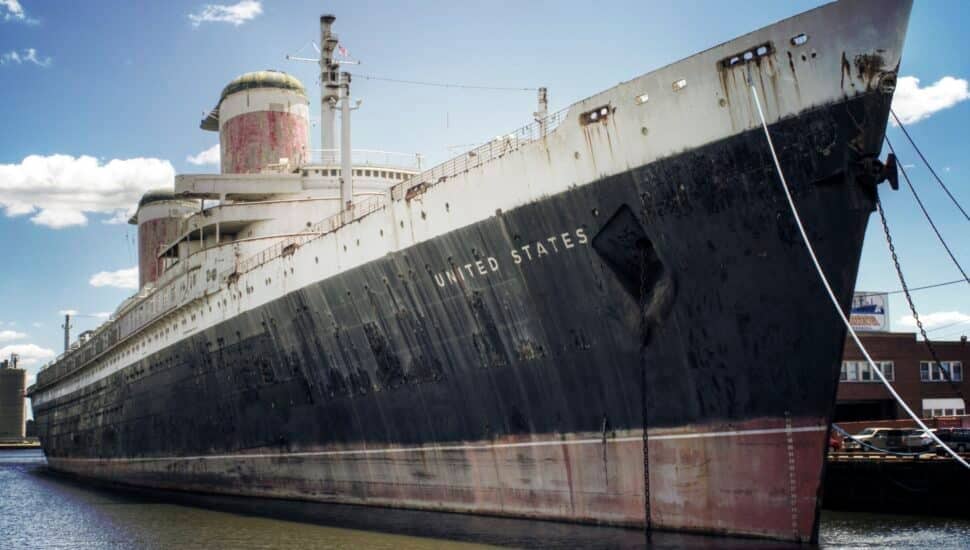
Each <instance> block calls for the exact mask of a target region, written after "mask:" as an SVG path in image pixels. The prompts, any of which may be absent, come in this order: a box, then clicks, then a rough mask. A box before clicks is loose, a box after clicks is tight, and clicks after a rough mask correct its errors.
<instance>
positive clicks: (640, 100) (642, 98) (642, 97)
mask: <svg viewBox="0 0 970 550" xmlns="http://www.w3.org/2000/svg"><path fill="white" fill-rule="evenodd" d="M649 99H650V96H648V95H647V94H640V95H638V96H637V98H636V102H637V105H643V104H644V103H646V102H647V100H649Z"/></svg>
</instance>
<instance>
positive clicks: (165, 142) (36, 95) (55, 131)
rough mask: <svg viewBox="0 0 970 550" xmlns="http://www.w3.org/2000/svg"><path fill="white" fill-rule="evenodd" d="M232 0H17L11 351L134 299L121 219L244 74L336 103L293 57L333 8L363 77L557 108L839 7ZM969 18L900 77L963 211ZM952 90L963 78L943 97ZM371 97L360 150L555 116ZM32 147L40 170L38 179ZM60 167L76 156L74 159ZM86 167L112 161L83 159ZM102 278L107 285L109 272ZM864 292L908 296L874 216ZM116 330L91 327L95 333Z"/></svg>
mask: <svg viewBox="0 0 970 550" xmlns="http://www.w3.org/2000/svg"><path fill="white" fill-rule="evenodd" d="M224 1H225V2H226V3H225V4H222V5H218V4H216V5H208V6H207V5H206V4H205V3H204V2H198V1H194V0H176V1H169V2H149V1H141V2H130V1H117V2H109V1H107V0H104V1H99V2H73V1H66V0H48V1H39V0H19V1H16V0H0V251H2V258H3V264H4V265H3V268H2V275H0V354H3V355H6V353H8V352H9V351H10V350H12V349H14V348H12V347H11V346H17V347H16V350H19V351H20V352H21V353H22V355H24V356H25V357H27V358H29V359H32V362H33V364H32V365H31V366H34V367H35V368H36V366H37V365H39V363H40V362H41V361H43V360H46V359H47V358H49V357H50V355H51V354H53V353H54V352H59V351H60V350H61V347H62V344H61V340H62V335H61V332H60V329H59V325H60V322H61V318H60V315H59V312H60V311H63V310H68V309H70V310H76V311H78V312H81V313H82V314H89V315H95V314H99V313H103V312H110V311H112V310H113V309H114V308H115V307H116V306H117V305H118V304H119V303H120V302H121V300H123V299H124V298H125V297H127V296H128V295H129V294H131V292H132V290H131V289H127V288H117V287H115V286H111V284H112V283H115V284H116V283H118V282H119V281H123V280H125V276H124V273H120V274H114V275H111V274H112V273H113V272H115V271H118V270H124V269H128V268H131V267H132V266H134V265H135V262H136V246H135V241H134V237H135V231H134V229H133V228H132V227H131V226H128V225H126V224H123V223H122V224H119V223H107V222H109V221H111V220H112V219H114V220H115V221H117V220H118V219H119V216H118V215H117V212H116V210H117V209H118V208H125V207H128V206H130V205H131V204H132V203H133V202H134V200H135V198H134V197H137V191H138V189H137V186H135V187H132V185H134V184H132V183H131V181H129V180H131V179H132V178H134V179H138V180H139V181H140V182H141V183H140V184H139V185H145V183H144V182H145V181H148V182H152V181H155V180H160V181H165V180H166V179H167V178H170V177H171V173H172V171H173V170H174V172H179V173H183V172H200V171H215V170H217V166H215V165H202V166H197V165H193V164H191V163H189V162H188V160H187V159H188V157H189V156H192V155H197V154H199V153H201V152H203V151H205V150H206V149H208V148H209V147H211V146H212V145H214V144H216V143H217V136H216V134H214V133H210V132H204V131H202V130H199V129H198V123H199V120H200V118H201V116H202V114H203V111H206V110H208V109H210V108H211V107H213V105H214V104H215V102H216V100H217V99H218V95H219V92H220V91H221V89H222V87H223V86H224V85H225V84H226V83H227V82H228V81H229V80H231V79H232V78H233V77H235V76H237V75H239V74H241V73H243V72H246V71H251V70H257V69H266V68H275V69H282V70H285V71H287V72H290V73H293V74H295V75H296V76H297V77H299V78H300V79H301V80H303V82H304V83H305V84H306V85H307V86H308V88H309V89H310V91H311V97H312V98H313V99H312V101H311V105H312V104H314V103H316V99H317V90H316V87H315V85H314V82H315V66H314V65H312V64H306V63H297V62H290V61H286V60H284V55H285V54H287V53H293V54H298V53H299V54H303V55H306V56H312V54H313V50H312V49H311V48H310V47H309V46H308V43H309V41H311V40H317V39H318V37H317V34H318V23H317V21H318V16H319V15H320V14H321V13H322V12H332V13H334V14H336V15H337V17H338V19H337V23H336V27H335V28H336V31H337V32H338V34H339V36H340V37H341V39H342V43H343V44H344V45H345V46H346V47H347V48H348V50H349V51H350V54H351V56H352V57H354V58H358V59H361V60H362V61H363V64H362V65H360V66H359V67H356V68H355V69H356V70H357V71H359V72H360V73H362V74H370V75H378V76H383V77H390V78H399V79H412V80H427V81H439V82H457V83H469V84H484V85H491V86H511V87H536V86H541V85H544V86H548V87H549V90H550V101H551V108H552V110H558V109H559V108H562V107H565V106H566V105H568V104H569V103H571V102H573V101H576V100H578V99H581V98H583V97H586V96H588V95H590V94H593V93H596V92H598V91H600V90H602V89H605V88H608V87H610V86H612V85H614V84H616V83H618V82H620V81H623V80H628V79H630V78H632V77H635V76H637V75H639V74H642V73H644V72H647V71H650V70H652V69H655V68H658V67H660V66H663V65H665V64H667V63H670V62H673V61H676V60H678V59H680V58H683V57H685V56H687V55H690V54H692V53H695V52H697V51H700V50H703V49H705V48H707V47H710V46H712V45H715V44H717V43H720V42H722V41H725V40H728V39H731V38H733V37H735V36H737V35H739V34H743V33H745V32H747V31H750V30H753V29H755V28H758V27H760V26H763V25H766V24H769V23H772V22H774V21H776V20H779V19H782V18H784V17H787V16H790V15H793V14H795V13H798V12H800V11H803V10H805V9H809V8H811V7H814V6H815V5H818V4H819V3H820V2H810V1H792V2H777V1H745V2H737V3H727V2H717V1H713V0H712V1H677V2H674V1H650V2H644V1H643V0H639V1H603V2H597V3H591V2H568V1H549V2H542V1H524V2H523V1H516V2H505V1H493V2H489V3H488V4H487V5H483V4H481V3H478V2H448V1H441V2H407V3H399V2H371V1H353V2H349V1H330V2H320V1H299V0H294V1H282V0H279V1H273V0H266V1H263V2H256V1H254V0H244V1H243V2H238V3H237V2H235V1H234V0H224ZM190 16H193V17H190ZM968 23H970V4H967V3H965V2H959V1H950V2H947V1H933V2H917V4H916V6H915V8H914V12H913V18H912V20H911V23H910V30H909V35H908V38H907V42H906V50H905V52H904V56H903V64H902V67H901V75H903V76H911V77H916V78H918V79H919V84H918V85H916V84H915V83H913V82H912V81H911V84H912V88H913V89H914V93H915V94H916V96H915V97H916V98H917V99H920V98H926V102H932V101H931V100H934V101H941V99H940V98H941V97H942V101H943V103H944V104H947V103H953V105H952V106H950V107H948V108H942V109H938V110H936V111H935V112H932V113H930V114H929V116H927V117H926V118H923V119H922V120H919V121H918V122H914V123H912V124H911V125H910V131H911V133H912V134H913V136H914V138H915V139H916V140H917V142H918V143H919V144H920V145H921V147H922V148H923V149H924V151H925V152H927V154H928V156H929V158H930V160H931V161H932V162H933V163H934V165H935V167H936V168H937V169H938V171H939V173H940V174H941V176H942V177H943V178H944V181H946V182H947V183H948V184H949V186H950V188H951V189H952V190H953V191H954V193H955V194H956V196H957V197H958V198H959V199H960V200H961V201H962V203H963V204H964V205H965V207H967V206H970V188H968V185H967V178H968V174H970V155H968V147H967V144H968V143H970V139H968V138H970V101H964V100H963V99H965V98H966V96H967V95H968V94H967V92H966V87H967V84H966V81H965V79H967V78H970V58H968V56H967V55H966V46H967V37H966V36H967V35H966V28H967V25H968ZM944 77H951V78H950V79H948V80H945V81H944V84H941V85H940V87H939V88H930V87H932V86H933V85H934V84H935V83H937V82H938V81H940V80H941V79H943V78H944ZM961 82H962V84H961ZM961 86H962V88H961ZM928 88H930V91H927V89H928ZM961 90H962V92H961ZM354 93H355V95H356V96H357V97H359V98H363V99H364V104H363V107H362V108H361V110H360V111H358V112H357V114H356V116H355V119H354V136H355V137H354V139H355V143H354V145H355V146H356V147H358V148H369V149H382V150H392V151H404V152H420V153H422V154H424V155H425V156H426V157H427V158H429V159H430V160H432V161H437V160H443V159H444V158H446V157H447V156H448V155H449V146H453V145H462V144H470V143H477V142H481V141H483V140H485V139H488V138H489V137H492V136H495V135H499V134H502V133H505V132H507V131H509V130H512V129H514V128H516V127H518V126H521V125H523V124H525V123H527V122H529V121H530V119H531V113H532V111H533V110H534V109H535V97H534V94H533V93H530V92H496V91H475V90H455V89H441V88H428V87H416V86H407V85H401V84H392V83H386V82H378V81H369V80H361V79H358V80H357V81H355V86H354ZM921 94H922V95H921ZM934 98H935V99H934ZM916 108H917V110H919V109H924V110H926V111H932V110H933V108H929V107H926V106H925V105H917V107H916ZM313 116H316V115H315V114H314V115H313ZM890 138H891V139H892V140H893V141H894V144H895V145H896V147H897V149H898V150H899V152H900V157H901V159H902V161H903V162H904V163H905V164H907V165H909V164H913V165H914V166H913V167H911V168H909V171H910V173H911V175H912V176H913V177H914V183H915V184H916V186H917V189H918V190H919V191H920V192H921V194H922V196H923V198H924V200H925V202H926V203H927V206H928V208H929V210H930V212H931V214H932V215H933V216H934V217H935V219H936V221H937V222H938V224H939V226H940V229H941V231H942V232H943V234H944V236H946V237H947V238H948V240H949V242H950V243H951V246H952V247H953V249H954V252H955V253H956V254H957V257H958V258H959V259H960V261H961V262H962V263H963V264H964V265H965V266H970V244H968V242H967V239H966V236H967V234H968V233H970V232H968V230H970V223H968V222H967V221H966V220H964V219H963V218H962V216H961V215H960V214H959V212H958V211H957V210H956V209H955V208H954V207H953V205H952V204H951V203H949V201H948V199H947V198H946V197H945V195H943V193H942V192H941V191H940V189H939V188H938V187H937V185H936V184H935V183H933V182H932V181H931V180H930V179H929V174H928V172H927V170H926V169H925V168H924V167H922V166H921V165H920V164H919V161H918V158H917V157H916V156H915V154H914V153H913V152H912V150H911V149H910V148H909V146H908V145H907V144H906V143H905V140H904V138H903V137H902V135H901V134H900V133H899V131H898V130H896V129H893V130H891V131H890ZM312 139H313V140H316V139H317V136H316V133H315V132H314V135H313V137H312ZM31 155H37V156H39V157H40V158H36V159H35V164H34V165H30V166H28V163H25V159H26V158H27V157H29V156H31ZM54 155H67V156H68V157H57V158H58V159H59V160H57V161H56V162H55V161H52V160H51V158H52V156H54ZM81 156H89V157H93V158H92V159H89V160H88V161H87V163H86V164H85V163H78V161H77V157H81ZM112 159H117V161H116V163H115V164H114V165H112V166H113V167H112V168H111V169H110V170H109V169H102V168H99V166H103V165H105V164H107V163H109V162H110V161H112ZM145 159H160V160H158V161H149V160H145ZM165 162H168V163H170V164H171V168H168V164H165ZM37 163H39V164H40V165H42V166H47V167H48V168H49V166H50V165H57V166H60V167H61V168H62V169H64V170H65V172H63V173H61V174H60V175H58V176H57V177H55V178H53V179H54V180H56V181H51V182H49V183H50V185H51V186H52V188H51V190H49V191H50V192H49V193H48V192H47V191H44V190H40V191H37V190H36V189H34V190H31V191H24V190H22V189H21V190H17V189H11V188H12V187H15V185H14V183H12V182H14V180H15V179H16V178H18V177H21V178H22V177H23V174H24V173H25V172H31V171H36V170H38V169H39V168H38V166H37ZM119 174H122V175H121V176H119ZM113 178H114V179H113ZM119 178H120V179H119ZM139 178H140V179H139ZM69 179H70V180H71V181H67V180H69ZM116 180H118V181H116ZM119 181H120V182H121V183H119ZM126 182H127V183H126ZM72 185H75V186H81V187H82V188H83V191H84V192H81V191H78V190H76V189H74V190H72V187H71V186H72ZM883 197H884V203H885V206H886V211H887V214H888V216H889V218H890V222H891V224H892V228H893V230H894V233H895V235H894V236H895V238H896V241H897V248H898V251H899V254H900V257H901V259H902V261H903V268H904V270H905V273H906V276H907V279H908V281H909V283H910V284H911V285H914V286H915V285H921V284H930V283H937V282H941V281H949V280H954V279H958V278H959V277H960V275H959V273H958V272H957V271H956V269H955V268H954V267H953V266H952V264H950V263H948V259H947V258H946V256H945V254H944V252H943V250H942V248H941V247H940V246H939V245H938V243H937V242H936V241H935V237H934V236H933V234H932V233H931V231H930V229H929V227H928V226H927V225H926V223H925V222H924V221H923V219H922V218H921V216H920V214H919V212H918V210H917V208H916V205H915V203H914V201H913V198H912V196H911V195H910V194H909V192H908V191H907V190H905V189H904V188H903V189H900V191H899V192H895V193H889V192H887V189H885V188H884V189H883ZM28 211H29V212H28ZM81 222H83V224H82V223H81ZM52 226H55V227H52ZM56 226H60V227H56ZM102 272H106V273H107V274H103V275H102V276H101V277H95V275H96V274H98V273H102ZM92 282H95V283H99V284H101V286H95V285H93V284H92ZM857 286H858V288H859V289H860V290H870V291H876V290H893V289H897V288H898V287H899V285H898V282H897V281H896V277H895V274H894V272H893V270H892V264H891V262H890V260H889V257H888V253H887V250H886V246H885V243H884V241H883V239H882V235H881V229H880V227H879V224H878V219H877V218H875V217H874V218H873V219H872V220H871V223H870V231H869V233H868V235H867V240H866V245H865V249H864V252H863V263H862V269H861V273H860V276H859V280H858V285H857ZM915 296H916V301H917V306H918V307H919V309H920V311H921V313H923V314H924V315H927V316H930V319H931V320H932V323H931V324H930V326H931V328H934V329H936V330H934V331H933V332H931V333H930V334H931V337H934V336H938V337H953V338H955V337H958V336H959V335H960V334H963V333H970V322H963V323H962V324H951V323H959V322H961V321H970V292H968V287H967V286H965V285H964V284H960V285H951V286H948V287H943V288H939V289H934V290H927V291H922V292H918V293H917V294H916V295H915ZM890 313H891V317H892V320H893V326H894V328H896V329H901V330H906V329H908V328H909V327H908V326H907V325H906V324H905V323H902V322H900V319H901V317H903V316H904V315H905V314H906V313H907V312H906V308H905V303H904V302H903V301H902V299H901V297H900V296H898V295H897V296H894V297H893V298H892V300H891V311H890ZM931 315H935V317H933V316H931ZM100 322H101V319H100V318H98V317H80V318H77V319H76V321H75V326H76V329H75V334H76V333H77V331H79V330H84V329H88V328H93V327H95V326H96V325H97V324H99V323H100ZM940 327H942V328H940ZM5 346H6V348H5Z"/></svg>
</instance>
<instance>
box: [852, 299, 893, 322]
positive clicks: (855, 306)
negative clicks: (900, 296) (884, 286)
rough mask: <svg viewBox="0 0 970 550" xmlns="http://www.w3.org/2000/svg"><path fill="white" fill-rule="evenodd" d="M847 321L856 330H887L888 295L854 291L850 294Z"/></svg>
mask: <svg viewBox="0 0 970 550" xmlns="http://www.w3.org/2000/svg"><path fill="white" fill-rule="evenodd" d="M849 323H851V324H852V328H853V329H855V330H857V331H863V332H866V331H868V332H888V331H889V295H888V294H885V293H876V292H856V293H855V294H854V295H853V296H852V311H851V313H850V314H849Z"/></svg>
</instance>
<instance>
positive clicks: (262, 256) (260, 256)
mask: <svg viewBox="0 0 970 550" xmlns="http://www.w3.org/2000/svg"><path fill="white" fill-rule="evenodd" d="M384 206H385V201H384V197H383V196H382V195H375V196H372V197H370V198H367V199H365V200H362V201H359V202H355V203H354V204H353V207H352V208H350V209H348V210H344V211H343V212H337V213H336V214H333V215H332V216H329V217H327V218H325V219H323V220H322V221H319V222H317V223H315V224H313V225H311V226H310V227H308V228H307V229H306V231H303V232H301V233H300V234H298V235H291V236H289V237H285V238H282V239H280V240H279V241H277V242H276V243H275V244H274V245H273V246H270V247H267V248H265V249H263V250H261V251H259V252H257V253H256V254H253V255H252V256H249V257H248V258H245V259H244V260H242V261H240V262H239V264H237V266H236V274H238V275H241V274H243V273H247V272H249V271H252V270H254V269H256V268H257V267H259V266H261V265H263V264H265V263H267V262H270V261H272V260H275V259H277V258H280V257H282V256H288V255H290V254H292V253H293V252H294V251H295V250H296V249H297V248H299V247H300V246H303V245H304V244H306V243H308V242H310V241H313V240H315V239H318V238H320V237H322V236H324V235H327V234H328V233H333V232H334V231H337V230H338V229H340V228H341V227H343V226H344V225H347V224H349V223H353V222H355V221H357V220H359V219H361V218H363V217H364V216H367V215H369V214H372V213H374V212H376V211H378V210H381V209H382V208H384Z"/></svg>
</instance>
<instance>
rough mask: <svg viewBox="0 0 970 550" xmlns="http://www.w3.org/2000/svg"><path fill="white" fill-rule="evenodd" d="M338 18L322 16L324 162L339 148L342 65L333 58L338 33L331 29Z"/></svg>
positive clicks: (321, 82)
mask: <svg viewBox="0 0 970 550" xmlns="http://www.w3.org/2000/svg"><path fill="white" fill-rule="evenodd" d="M336 19H337V18H336V17H334V16H333V15H329V14H328V15H321V16H320V148H321V149H323V158H322V159H321V160H322V161H323V162H324V163H326V162H327V154H328V153H329V154H333V152H334V151H335V150H336V149H337V140H336V133H335V132H334V126H335V124H334V122H335V120H336V118H337V113H336V107H337V100H339V99H340V65H339V63H336V62H335V61H334V60H333V52H334V50H335V49H336V48H337V35H335V34H333V32H331V30H330V27H331V26H332V25H333V22H334V21H336ZM334 160H336V159H334Z"/></svg>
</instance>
